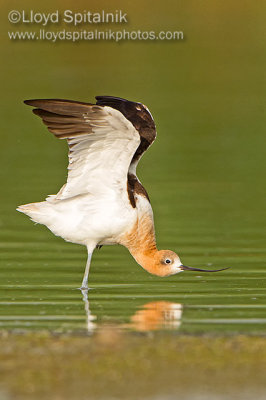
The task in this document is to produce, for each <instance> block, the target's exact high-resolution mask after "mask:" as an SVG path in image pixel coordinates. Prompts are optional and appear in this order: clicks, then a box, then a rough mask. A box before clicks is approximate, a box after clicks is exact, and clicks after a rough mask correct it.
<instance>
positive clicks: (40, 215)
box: [16, 201, 47, 224]
mask: <svg viewBox="0 0 266 400" xmlns="http://www.w3.org/2000/svg"><path fill="white" fill-rule="evenodd" d="M16 210H17V211H19V212H22V213H24V214H26V215H28V216H29V217H30V219H31V220H32V221H34V222H37V223H39V224H43V223H44V220H45V219H46V218H45V215H46V210H47V205H46V202H45V201H41V202H39V203H29V204H23V205H21V206H18V207H17V209H16Z"/></svg>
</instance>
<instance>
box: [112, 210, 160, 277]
mask: <svg viewBox="0 0 266 400" xmlns="http://www.w3.org/2000/svg"><path fill="white" fill-rule="evenodd" d="M120 243H121V244H122V245H124V246H125V247H127V248H128V250H129V251H130V253H131V254H132V256H133V257H134V258H135V260H136V261H137V263H138V264H140V265H141V266H142V267H143V268H144V269H146V270H147V271H148V272H150V273H151V274H155V275H160V271H159V268H158V262H157V259H158V249H157V247H156V239H155V231H154V224H153V220H152V218H151V217H150V216H145V217H142V218H141V221H138V222H137V223H136V224H135V226H134V227H133V229H132V230H131V231H130V232H128V233H127V234H126V235H124V236H123V238H121V241H120Z"/></svg>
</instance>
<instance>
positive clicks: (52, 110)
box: [25, 96, 156, 199]
mask: <svg viewBox="0 0 266 400" xmlns="http://www.w3.org/2000/svg"><path fill="white" fill-rule="evenodd" d="M96 99H97V104H96V105H95V104H89V103H82V102H77V101H70V100H60V99H47V100H26V101H25V103H26V104H28V105H30V106H33V107H35V109H34V110H33V112H34V113H35V114H36V115H38V116H39V117H41V118H42V120H43V122H44V124H45V125H47V127H48V130H49V131H50V132H52V133H53V134H54V135H55V136H56V137H57V138H59V139H65V138H66V139H67V141H68V145H69V165H68V178H67V182H66V184H65V185H64V187H63V188H62V189H61V191H60V192H59V194H58V195H57V199H65V198H69V197H73V196H76V195H79V194H83V193H88V192H94V193H98V192H99V193H100V192H106V191H108V190H110V189H111V190H115V191H119V192H120V193H121V192H122V191H124V190H129V189H128V174H129V173H132V174H134V173H135V172H134V171H135V168H136V165H137V162H138V160H139V158H140V157H141V155H142V154H143V152H144V151H145V150H146V149H147V148H148V147H149V145H150V144H151V143H152V142H153V141H154V139H155V136H156V131H155V125H154V122H153V120H152V118H151V115H150V113H149V112H148V110H147V109H146V107H145V106H143V105H142V104H141V103H134V102H130V101H127V100H124V99H119V98H115V97H111V96H98V97H96Z"/></svg>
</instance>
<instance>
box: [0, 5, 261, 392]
mask: <svg viewBox="0 0 266 400" xmlns="http://www.w3.org/2000/svg"><path fill="white" fill-rule="evenodd" d="M2 3H3V2H2ZM23 9H24V10H25V11H29V10H30V9H32V10H34V11H35V12H52V11H55V10H57V9H58V10H59V11H60V13H62V12H63V11H64V10H66V9H70V10H73V11H74V12H80V11H83V10H90V11H95V12H96V11H99V10H102V9H104V10H106V11H115V10H119V9H121V10H123V12H126V13H127V14H128V18H129V23H128V24H125V25H123V26H122V28H123V29H127V30H137V29H141V30H144V31H146V30H155V31H157V32H158V31H160V30H164V31H175V30H178V31H183V32H184V35H185V38H184V40H183V41H169V42H167V41H154V42H151V41H124V42H120V43H114V42H107V41H100V42H99V41H95V42H79V43H71V42H68V41H65V42H57V43H54V44H53V43H51V42H40V41H35V42H34V41H24V42H23V41H10V40H9V39H8V33H7V32H8V31H16V30H21V31H25V30H32V31H38V30H39V28H40V27H39V26H37V25H32V26H26V25H24V26H23V25H21V24H17V25H12V24H11V23H9V22H8V19H7V14H8V12H9V11H10V10H19V11H22V10H23ZM0 10H1V24H0V31H1V36H0V43H1V53H2V55H1V64H0V69H1V74H0V76H1V100H2V101H1V107H0V112H1V123H2V128H1V133H0V135H1V146H0V156H1V158H0V159H1V167H0V180H1V181H0V187H1V192H0V341H1V346H0V361H1V382H0V400H10V399H11V398H12V399H13V398H14V399H18V398H19V399H24V398H25V399H30V398H32V399H36V398H38V399H47V398H49V399H56V400H60V399H64V400H65V399H71V400H72V399H77V398H79V399H88V398H93V399H98V398H99V399H110V398H111V397H112V399H118V398H121V399H123V400H125V399H136V398H138V399H139V398H143V399H144V398H146V399H151V398H156V399H158V400H160V399H164V400H166V399H167V400H171V399H176V398H177V397H178V396H180V398H182V399H190V400H199V399H215V400H221V399H223V400H228V399H234V400H236V399H241V400H245V399H250V398H251V397H252V396H253V397H256V398H257V399H264V398H265V377H264V375H265V373H264V371H265V339H263V335H265V333H266V318H265V310H266V294H265V287H266V285H265V280H266V274H265V266H266V251H265V222H266V212H265V144H266V139H265V128H264V125H265V124H264V122H265V113H264V106H265V67H266V56H265V36H264V35H265V5H264V4H263V2H261V1H258V0H255V1H252V2H251V1H246V0H241V1H240V0H235V1H228V0H225V1H210V0H205V1H204V0H202V1H201V0H188V1H184V0H180V1H175V2H174V1H172V0H164V1H160V2H159V1H157V2H155V1H150V0H144V1H140V0H135V1H128V0H123V1H118V0H112V2H110V1H103V0H98V1H95V0H91V1H83V0H76V1H73V0H71V1H70V0H65V1H62V0H54V1H51V0H47V1H46V2H36V1H31V0H28V1H23V2H22V1H18V0H16V1H14V0H11V1H9V2H5V4H1V6H0ZM65 28H67V27H66V26H64V25H60V26H58V27H55V28H54V27H53V26H52V25H49V27H47V29H49V30H60V29H65ZM82 28H84V26H83V27H82ZM94 28H95V26H93V29H94ZM97 28H98V29H106V28H109V26H108V27H106V26H105V25H101V26H99V27H97ZM111 28H112V29H120V26H115V25H113V26H112V27H111ZM78 29H80V28H78ZM87 29H90V28H89V27H88V28H87ZM103 94H106V95H115V96H120V97H125V98H128V99H130V100H135V101H140V102H143V103H144V104H146V105H147V106H148V107H149V109H150V111H151V112H152V114H153V116H154V119H155V122H156V125H157V130H158V137H157V140H156V142H155V143H154V144H153V146H152V148H151V149H150V150H149V151H148V152H147V153H146V154H145V157H143V160H142V161H141V163H140V166H139V169H138V175H139V177H140V179H141V181H142V182H143V184H144V186H145V188H146V189H147V191H148V192H149V195H150V197H151V201H152V205H153V209H154V214H155V224H156V233H157V241H158V246H159V248H170V249H172V250H174V251H177V252H178V253H179V255H180V257H181V259H182V261H183V262H184V264H186V265H191V266H195V267H197V266H198V267H206V266H208V267H209V268H215V267H218V268H219V267H225V266H230V267H231V268H230V269H229V270H226V271H223V272H221V273H217V274H205V275H204V274H202V275H198V274H193V273H189V272H187V273H185V272H184V273H182V274H178V275H176V276H173V277H170V278H165V279H162V278H158V277H154V276H151V275H149V274H147V273H146V272H145V271H144V270H142V269H141V268H140V267H139V266H138V265H137V264H136V263H135V261H134V260H133V259H132V257H131V256H130V255H129V253H128V252H127V250H126V249H124V248H121V247H118V246H112V247H103V248H102V249H101V251H97V252H96V251H95V255H94V257H93V261H92V268H91V275H90V286H91V287H92V288H93V290H90V291H89V293H88V298H83V299H82V296H81V294H80V292H79V291H78V290H75V289H76V288H77V287H79V285H80V283H81V279H82V276H83V271H84V267H85V259H86V252H85V249H84V248H82V247H81V246H77V245H73V244H69V243H65V242H64V241H63V240H62V239H60V238H56V237H55V236H53V235H52V234H51V233H50V232H49V231H48V230H47V229H46V228H45V227H43V226H35V225H34V224H33V223H32V222H31V221H29V219H27V218H26V217H25V216H23V215H20V214H19V213H17V212H16V211H15V208H16V206H17V205H19V204H24V203H28V202H33V201H41V200H43V199H44V198H45V197H46V195H47V194H52V193H56V192H57V191H58V189H59V188H60V187H61V186H62V184H63V183H64V181H65V179H66V166H67V146H66V143H63V142H62V141H57V140H56V139H55V138H54V137H53V136H52V135H51V134H50V133H49V132H48V131H47V130H46V128H45V127H44V126H43V125H42V123H41V121H40V120H39V119H38V118H37V117H35V116H34V115H33V114H32V113H31V110H30V108H29V107H27V106H25V105H24V104H23V100H24V99H30V98H66V99H73V100H81V101H88V102H92V101H93V99H94V96H95V95H103ZM83 300H84V301H83ZM84 307H85V309H84ZM165 329H167V332H166V331H165ZM43 330H45V331H46V332H47V330H48V332H50V333H52V336H49V334H48V336H47V333H46V334H43V333H40V331H41V332H43ZM156 330H159V331H160V332H157V334H154V333H152V332H155V331H156ZM25 331H27V332H28V335H24V336H21V335H13V334H12V333H19V334H20V333H22V332H23V333H24V332H25ZM36 331H38V332H39V333H37V334H36ZM128 331H129V332H130V333H128ZM136 331H137V332H142V335H140V334H136ZM10 332H11V334H10ZM31 332H34V333H33V334H31ZM145 332H146V336H145V334H144V333H145ZM54 333H56V334H57V335H54ZM62 333H68V334H70V336H64V335H61V334H62ZM80 334H82V335H88V334H89V335H90V336H92V337H90V338H88V337H85V338H84V337H80V336H79V335H80ZM195 334H197V335H201V336H200V337H198V336H196V337H195V336H194V335H195ZM235 334H242V335H243V334H245V335H247V334H248V335H252V336H251V338H250V337H248V338H245V339H243V337H241V336H240V337H238V338H237V339H235V336H234V335H235ZM38 335H39V336H38ZM77 335H78V336H79V337H76V336H77ZM217 335H219V338H217ZM254 335H262V337H261V338H255V337H254ZM26 355H27V356H26ZM191 377H193V379H191ZM90 396H91V397H90Z"/></svg>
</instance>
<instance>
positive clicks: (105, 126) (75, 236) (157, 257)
mask: <svg viewBox="0 0 266 400" xmlns="http://www.w3.org/2000/svg"><path fill="white" fill-rule="evenodd" d="M96 100H97V102H96V104H89V103H82V102H78V101H70V100H58V99H48V100H26V101H25V103H26V104H28V105H30V106H33V107H36V108H35V109H34V110H33V112H34V114H36V115H38V116H39V117H41V118H42V120H43V122H44V124H45V125H47V127H48V130H49V131H50V132H52V133H53V134H54V135H55V136H56V137H57V138H59V139H65V138H66V139H67V141H68V145H69V165H68V178H67V182H66V184H65V185H64V186H63V187H62V188H61V189H60V191H59V192H58V193H57V194H56V195H50V196H48V197H47V198H46V200H45V201H42V202H40V203H30V204H25V205H22V206H19V207H18V208H17V210H18V211H21V212H23V213H24V214H27V215H28V216H29V217H30V218H31V219H32V220H33V221H34V222H37V223H40V224H43V225H46V226H47V228H48V229H50V230H51V231H52V232H53V233H54V234H55V235H56V236H61V237H62V238H63V239H65V240H66V241H68V242H72V243H78V244H83V245H85V246H87V250H88V260H87V264H86V269H85V273H84V278H83V281H82V287H81V288H83V289H86V288H88V275H89V268H90V263H91V257H92V253H93V251H94V249H95V248H96V247H99V246H102V245H111V244H121V245H123V246H125V247H127V248H128V250H129V251H130V253H131V254H132V256H133V257H134V258H135V260H136V261H137V263H138V264H140V265H141V266H142V267H143V268H144V269H146V270H147V271H148V272H150V273H151V274H154V275H158V276H161V277H164V276H169V275H173V274H176V273H178V272H181V271H184V270H190V271H204V272H216V271H221V269H220V270H212V271H208V270H202V269H198V268H192V267H187V266H184V265H183V264H182V263H181V261H180V258H179V257H178V255H177V254H176V253H174V252H173V251H171V250H158V249H157V247H156V241H155V231H154V222H153V212H152V208H151V204H150V200H149V196H148V194H147V192H146V190H145V189H144V187H143V186H142V184H141V183H140V181H139V179H138V178H137V175H136V167H137V164H138V162H139V160H140V158H141V156H142V155H143V153H144V152H145V151H146V150H147V149H148V147H149V146H150V145H151V144H152V143H153V142H154V140H155V137H156V128H155V123H154V121H153V118H152V116H151V114H150V112H149V110H148V108H147V107H146V106H144V105H143V104H141V103H135V102H133V101H128V100H125V99H121V98H118V97H112V96H97V97H96Z"/></svg>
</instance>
